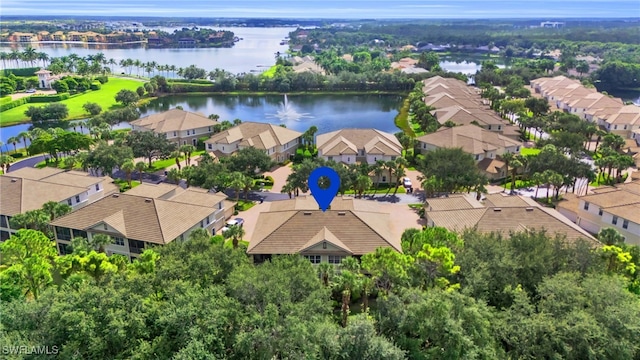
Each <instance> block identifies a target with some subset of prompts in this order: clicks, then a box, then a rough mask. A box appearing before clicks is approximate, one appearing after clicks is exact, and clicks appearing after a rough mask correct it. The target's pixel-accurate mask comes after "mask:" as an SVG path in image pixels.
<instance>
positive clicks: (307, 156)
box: [302, 150, 312, 159]
mask: <svg viewBox="0 0 640 360" xmlns="http://www.w3.org/2000/svg"><path fill="white" fill-rule="evenodd" d="M302 156H303V157H304V158H305V159H311V156H312V155H311V151H309V150H305V151H304V154H303V155H302Z"/></svg>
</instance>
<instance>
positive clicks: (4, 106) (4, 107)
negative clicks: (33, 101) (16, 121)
mask: <svg viewBox="0 0 640 360" xmlns="http://www.w3.org/2000/svg"><path fill="white" fill-rule="evenodd" d="M28 102H29V98H28V97H23V98H21V99H18V100H13V101H11V102H8V103H4V104H2V105H0V112H2V111H6V110H9V109H13V108H14V107H18V106H20V105H24V104H26V103H28Z"/></svg>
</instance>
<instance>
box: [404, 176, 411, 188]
mask: <svg viewBox="0 0 640 360" xmlns="http://www.w3.org/2000/svg"><path fill="white" fill-rule="evenodd" d="M402 185H404V187H406V188H409V187H411V179H409V178H408V177H406V178H404V179H402Z"/></svg>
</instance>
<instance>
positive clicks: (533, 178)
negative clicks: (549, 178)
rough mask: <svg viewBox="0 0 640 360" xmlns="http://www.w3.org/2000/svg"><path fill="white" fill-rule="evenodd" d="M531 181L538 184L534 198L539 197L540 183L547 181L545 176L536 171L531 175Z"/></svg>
mask: <svg viewBox="0 0 640 360" xmlns="http://www.w3.org/2000/svg"><path fill="white" fill-rule="evenodd" d="M531 181H533V183H534V184H536V194H535V195H534V196H533V198H534V199H537V198H538V190H540V185H541V184H543V183H544V182H545V179H544V176H543V175H542V174H541V173H534V174H533V175H532V176H531Z"/></svg>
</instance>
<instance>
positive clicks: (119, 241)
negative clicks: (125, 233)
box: [113, 236, 124, 246]
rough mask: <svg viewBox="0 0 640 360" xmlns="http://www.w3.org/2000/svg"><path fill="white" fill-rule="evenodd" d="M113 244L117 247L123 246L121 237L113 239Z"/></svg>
mask: <svg viewBox="0 0 640 360" xmlns="http://www.w3.org/2000/svg"><path fill="white" fill-rule="evenodd" d="M113 243H114V244H116V245H119V246H124V239H123V238H121V237H115V236H114V237H113Z"/></svg>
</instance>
